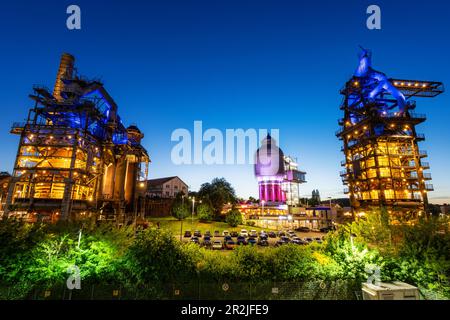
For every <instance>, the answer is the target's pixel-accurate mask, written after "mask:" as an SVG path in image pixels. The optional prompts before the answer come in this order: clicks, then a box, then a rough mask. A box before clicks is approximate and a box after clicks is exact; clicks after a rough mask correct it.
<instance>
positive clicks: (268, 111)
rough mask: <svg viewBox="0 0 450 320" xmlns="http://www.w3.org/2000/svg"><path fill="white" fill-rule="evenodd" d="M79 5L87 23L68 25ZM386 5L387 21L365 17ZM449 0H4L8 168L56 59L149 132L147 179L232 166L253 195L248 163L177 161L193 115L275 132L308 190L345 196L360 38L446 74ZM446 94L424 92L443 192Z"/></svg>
mask: <svg viewBox="0 0 450 320" xmlns="http://www.w3.org/2000/svg"><path fill="white" fill-rule="evenodd" d="M70 4H77V5H79V6H80V7H81V11H82V29H81V30H78V31H69V30H68V29H67V28H66V25H65V22H66V18H67V14H66V8H67V6H68V5H70ZM370 4H378V5H379V6H380V7H381V10H382V30H373V31H370V30H368V29H367V28H366V18H367V15H366V13H365V12H366V8H367V7H368V5H370ZM449 21H450V2H449V1H446V0H442V1H437V0H429V1H413V0H409V1H403V0H395V1H362V0H359V1H356V0H353V1H352V0H345V1H344V0H342V1H334V0H333V1H331V0H330V1H324V0H316V1H300V0H298V1H294V0H292V1H280V0H274V1H265V0H258V1H256V0H255V1H249V0H207V1H189V0H180V1H171V0H164V1H163V0H160V1H143V0H142V1H133V0H129V1H79V0H74V1H49V0H48V1H45V0H42V1H20V0H16V1H8V3H2V6H1V10H0V36H1V37H0V39H1V52H0V57H1V59H0V74H1V77H0V88H1V89H0V108H1V116H0V128H1V130H0V141H1V145H2V148H1V150H0V170H7V171H10V172H11V170H12V166H13V162H14V157H15V153H16V151H17V142H18V137H17V136H14V135H11V134H10V133H9V128H10V126H11V124H12V123H13V122H14V121H23V119H24V118H25V117H26V115H27V110H28V109H29V108H30V107H31V106H32V103H31V100H30V99H29V98H28V94H29V93H31V89H32V86H33V84H44V85H46V86H48V87H49V88H52V87H53V84H54V78H55V75H56V71H57V67H58V63H59V57H60V55H61V53H62V52H70V53H72V54H73V55H75V57H76V65H77V67H78V69H79V71H80V73H81V74H83V75H86V76H90V77H100V78H101V79H102V80H103V81H104V83H105V86H106V88H107V90H108V91H109V92H110V94H111V95H112V96H113V98H114V99H115V101H116V102H117V103H118V105H119V113H120V115H121V116H122V118H123V119H124V123H125V124H126V125H128V124H131V123H136V124H137V125H138V126H139V127H140V128H141V130H142V131H143V132H144V133H145V138H144V142H143V144H144V145H145V147H146V148H147V150H148V151H149V153H150V156H151V158H152V164H151V166H150V174H149V176H150V178H153V177H154V178H156V177H163V176H172V175H178V176H180V177H181V178H182V179H183V180H185V181H186V182H187V184H188V185H190V187H191V188H192V189H197V188H198V187H199V186H200V184H201V183H203V182H206V181H210V180H211V179H212V178H214V177H216V176H223V177H225V178H226V179H227V180H229V181H230V182H231V183H232V184H233V186H234V187H235V189H236V191H237V193H238V195H239V196H242V197H248V196H250V195H252V196H256V195H257V184H256V180H255V178H254V177H253V168H252V167H251V166H249V165H235V166H230V165H224V166H207V165H192V166H176V165H174V164H172V162H171V159H170V151H171V149H172V147H173V146H174V145H175V143H174V142H171V141H170V136H171V133H172V131H173V130H175V129H177V128H186V129H189V130H191V131H193V122H194V121H195V120H201V121H203V127H204V128H205V129H207V128H217V129H220V130H223V131H224V130H225V129H234V128H243V129H249V128H255V129H259V128H266V129H279V130H280V143H281V148H282V149H283V150H284V152H285V153H286V154H291V155H292V156H295V157H297V158H298V161H299V163H300V167H301V169H304V170H305V171H307V180H308V183H307V184H305V185H302V187H301V193H302V195H310V193H311V190H312V189H319V190H320V192H321V195H322V197H323V198H326V197H327V196H332V197H343V196H344V195H343V193H342V190H343V186H342V183H341V180H340V177H339V171H340V170H342V169H341V167H340V161H341V160H343V154H342V153H341V152H340V148H341V142H340V141H339V140H338V139H337V138H336V137H335V135H334V133H335V131H336V130H337V129H338V124H337V119H338V118H340V117H341V116H342V114H341V111H340V110H339V105H340V103H341V96H340V95H339V89H340V88H341V87H342V86H343V84H344V83H345V81H347V80H348V78H349V77H350V76H351V75H352V73H353V71H354V69H355V68H356V66H357V62H358V61H357V53H358V45H362V46H364V47H367V48H370V49H372V51H373V63H374V68H375V69H377V70H380V71H383V72H385V73H387V75H388V76H390V77H397V78H405V79H418V80H437V81H443V82H444V84H447V85H449V84H450V62H449V61H450V59H449V57H450V38H449V34H450V22H449ZM449 102H450V93H446V94H444V95H441V96H440V97H438V98H435V99H417V104H418V107H417V109H416V112H420V113H426V114H427V116H428V120H427V121H426V122H425V123H424V124H422V125H420V127H419V128H420V129H418V130H419V132H423V133H425V134H426V138H427V140H426V141H425V142H424V143H422V146H421V149H424V150H427V151H428V154H429V159H428V161H429V162H430V165H431V173H432V176H433V183H434V187H435V190H436V191H434V192H432V193H431V194H430V195H429V196H430V200H431V202H435V203H439V202H450V170H449V168H448V167H449V165H450V162H449V158H450V148H449V145H450V130H449V121H450V103H449Z"/></svg>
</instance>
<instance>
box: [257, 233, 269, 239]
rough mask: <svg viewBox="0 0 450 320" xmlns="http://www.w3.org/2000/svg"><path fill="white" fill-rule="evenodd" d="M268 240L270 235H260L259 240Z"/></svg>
mask: <svg viewBox="0 0 450 320" xmlns="http://www.w3.org/2000/svg"><path fill="white" fill-rule="evenodd" d="M267 238H268V235H267V234H265V233H263V234H261V235H259V239H261V240H267Z"/></svg>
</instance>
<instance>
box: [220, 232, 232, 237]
mask: <svg viewBox="0 0 450 320" xmlns="http://www.w3.org/2000/svg"><path fill="white" fill-rule="evenodd" d="M229 234H230V233H229V232H228V230H223V231H222V236H224V237H225V236H228V235H229Z"/></svg>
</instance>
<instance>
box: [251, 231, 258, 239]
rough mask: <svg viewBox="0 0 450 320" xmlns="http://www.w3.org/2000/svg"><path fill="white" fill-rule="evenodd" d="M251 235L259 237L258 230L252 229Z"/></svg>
mask: <svg viewBox="0 0 450 320" xmlns="http://www.w3.org/2000/svg"><path fill="white" fill-rule="evenodd" d="M250 237H255V238H258V232H256V230H250Z"/></svg>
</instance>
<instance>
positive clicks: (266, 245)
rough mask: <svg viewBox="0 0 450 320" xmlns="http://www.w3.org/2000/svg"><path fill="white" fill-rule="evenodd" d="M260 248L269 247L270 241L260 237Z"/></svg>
mask: <svg viewBox="0 0 450 320" xmlns="http://www.w3.org/2000/svg"><path fill="white" fill-rule="evenodd" d="M258 246H261V247H268V246H269V241H267V239H262V238H261V237H259V240H258Z"/></svg>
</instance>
